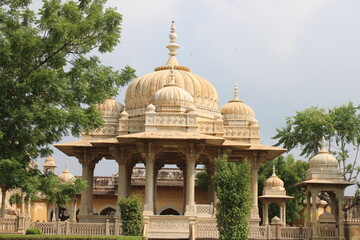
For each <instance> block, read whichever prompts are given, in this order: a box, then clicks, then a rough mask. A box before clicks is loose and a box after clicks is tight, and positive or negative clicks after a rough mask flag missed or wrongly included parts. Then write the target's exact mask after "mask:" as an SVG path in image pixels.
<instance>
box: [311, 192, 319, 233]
mask: <svg viewBox="0 0 360 240" xmlns="http://www.w3.org/2000/svg"><path fill="white" fill-rule="evenodd" d="M317 195H318V192H317V191H315V190H311V197H312V199H311V200H312V205H311V210H312V216H311V219H312V220H311V231H312V239H317V238H318V224H317V217H316V214H317V208H316V198H317Z"/></svg>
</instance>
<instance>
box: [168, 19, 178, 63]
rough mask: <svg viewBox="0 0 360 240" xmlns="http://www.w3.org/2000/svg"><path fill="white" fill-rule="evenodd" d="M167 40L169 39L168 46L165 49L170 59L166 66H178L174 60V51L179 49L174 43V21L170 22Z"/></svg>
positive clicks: (175, 35)
mask: <svg viewBox="0 0 360 240" xmlns="http://www.w3.org/2000/svg"><path fill="white" fill-rule="evenodd" d="M169 38H170V44H169V45H167V46H166V47H167V48H168V49H169V51H170V52H169V55H170V58H169V60H168V62H167V64H166V65H179V63H178V61H177V60H176V58H175V56H176V55H177V52H176V50H177V49H178V48H180V46H179V45H178V44H177V43H176V40H177V34H176V27H175V21H172V24H171V31H170V35H169Z"/></svg>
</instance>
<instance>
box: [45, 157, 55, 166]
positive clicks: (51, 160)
mask: <svg viewBox="0 0 360 240" xmlns="http://www.w3.org/2000/svg"><path fill="white" fill-rule="evenodd" d="M44 167H56V164H55V159H54V158H53V157H52V156H48V157H46V158H45V163H44Z"/></svg>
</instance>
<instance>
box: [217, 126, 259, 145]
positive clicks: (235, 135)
mask: <svg viewBox="0 0 360 240" xmlns="http://www.w3.org/2000/svg"><path fill="white" fill-rule="evenodd" d="M224 130H225V134H224V137H225V138H227V139H230V140H233V141H241V142H244V143H259V142H260V128H259V127H251V126H226V125H225V126H224Z"/></svg>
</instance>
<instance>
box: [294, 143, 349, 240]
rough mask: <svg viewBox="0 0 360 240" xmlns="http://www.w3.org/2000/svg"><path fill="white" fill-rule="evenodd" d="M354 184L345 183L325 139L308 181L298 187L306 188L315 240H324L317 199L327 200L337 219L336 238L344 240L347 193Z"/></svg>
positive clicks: (311, 160)
mask: <svg viewBox="0 0 360 240" xmlns="http://www.w3.org/2000/svg"><path fill="white" fill-rule="evenodd" d="M349 185H352V183H350V182H347V181H344V180H343V178H342V176H341V173H340V170H339V166H338V161H337V160H336V158H335V157H334V156H333V155H331V154H330V153H329V152H328V151H327V150H326V148H325V139H324V138H323V140H322V144H321V149H320V151H319V152H318V153H317V154H316V155H315V156H314V157H312V158H311V159H310V161H309V169H308V171H307V174H306V180H305V181H304V182H301V183H299V184H298V186H302V187H304V188H305V194H306V212H307V216H309V217H308V218H307V223H306V224H307V226H309V227H311V230H312V239H320V238H322V237H321V235H322V232H321V231H322V230H323V228H321V227H320V226H319V221H320V220H321V219H318V218H317V216H318V214H317V211H318V208H317V207H316V203H317V198H319V199H321V200H326V202H327V203H328V204H329V206H330V208H331V214H332V215H334V216H335V219H336V223H335V229H334V234H335V235H336V236H334V237H338V238H339V239H344V238H345V237H344V222H343V221H344V212H343V210H342V208H343V198H344V190H345V188H346V187H347V186H349Z"/></svg>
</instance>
